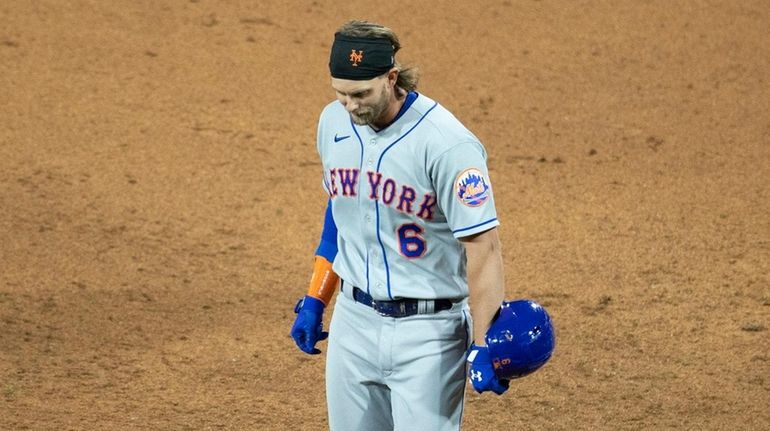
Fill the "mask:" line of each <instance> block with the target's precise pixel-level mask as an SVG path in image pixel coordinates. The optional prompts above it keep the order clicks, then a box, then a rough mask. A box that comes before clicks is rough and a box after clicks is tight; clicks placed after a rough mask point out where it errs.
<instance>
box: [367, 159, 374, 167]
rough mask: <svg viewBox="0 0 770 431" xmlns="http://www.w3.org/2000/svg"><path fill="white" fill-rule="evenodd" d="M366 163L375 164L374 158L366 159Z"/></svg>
mask: <svg viewBox="0 0 770 431" xmlns="http://www.w3.org/2000/svg"><path fill="white" fill-rule="evenodd" d="M366 164H368V165H369V166H372V165H373V164H374V160H372V159H369V160H367V161H366Z"/></svg>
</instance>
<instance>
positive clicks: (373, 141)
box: [369, 138, 377, 145]
mask: <svg viewBox="0 0 770 431" xmlns="http://www.w3.org/2000/svg"><path fill="white" fill-rule="evenodd" d="M376 143H377V140H376V139H374V138H372V140H371V141H369V144H370V145H375V144H376Z"/></svg>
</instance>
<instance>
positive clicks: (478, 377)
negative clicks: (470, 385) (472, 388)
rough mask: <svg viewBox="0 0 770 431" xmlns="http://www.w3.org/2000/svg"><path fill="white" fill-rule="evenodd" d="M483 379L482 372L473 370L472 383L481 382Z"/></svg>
mask: <svg viewBox="0 0 770 431" xmlns="http://www.w3.org/2000/svg"><path fill="white" fill-rule="evenodd" d="M481 379H482V377H481V371H476V370H471V381H473V380H475V381H477V382H480V381H481Z"/></svg>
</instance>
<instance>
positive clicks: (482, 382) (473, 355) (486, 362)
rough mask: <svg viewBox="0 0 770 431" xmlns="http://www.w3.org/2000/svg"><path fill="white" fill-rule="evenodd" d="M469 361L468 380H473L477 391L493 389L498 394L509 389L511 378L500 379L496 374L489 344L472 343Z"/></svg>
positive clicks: (472, 382)
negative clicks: (490, 356)
mask: <svg viewBox="0 0 770 431" xmlns="http://www.w3.org/2000/svg"><path fill="white" fill-rule="evenodd" d="M468 362H469V363H470V369H469V370H468V380H470V381H471V384H472V385H473V389H474V390H476V392H478V393H482V392H486V391H492V392H494V393H496V394H497V395H502V394H503V393H504V392H505V391H507V390H508V384H509V383H510V380H506V379H500V378H498V377H497V376H496V375H495V369H494V367H493V366H492V360H491V359H490V358H489V348H487V346H477V345H476V344H475V343H474V344H472V345H471V349H470V351H469V352H468Z"/></svg>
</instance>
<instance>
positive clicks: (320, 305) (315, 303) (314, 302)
mask: <svg viewBox="0 0 770 431" xmlns="http://www.w3.org/2000/svg"><path fill="white" fill-rule="evenodd" d="M324 308H326V304H324V302H323V301H322V300H321V299H319V298H316V297H314V296H311V295H305V297H304V298H303V299H302V309H303V310H308V311H312V312H315V313H323V311H324Z"/></svg>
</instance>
